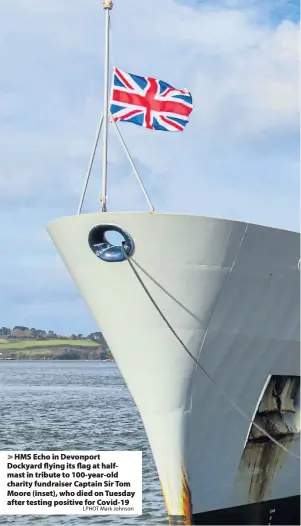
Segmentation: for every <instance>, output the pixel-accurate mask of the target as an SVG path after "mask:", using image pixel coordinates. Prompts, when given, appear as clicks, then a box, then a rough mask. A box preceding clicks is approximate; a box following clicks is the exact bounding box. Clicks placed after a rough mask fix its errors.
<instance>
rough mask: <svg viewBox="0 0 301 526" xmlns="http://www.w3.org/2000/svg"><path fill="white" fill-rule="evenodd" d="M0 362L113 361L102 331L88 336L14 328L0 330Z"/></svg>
mask: <svg viewBox="0 0 301 526" xmlns="http://www.w3.org/2000/svg"><path fill="white" fill-rule="evenodd" d="M0 360H112V355H111V353H110V351H109V348H108V346H107V344H106V342H105V339H104V338H103V336H102V334H101V333H100V332H95V333H91V334H89V335H88V336H84V335H82V334H78V335H77V336H76V335H75V334H72V335H71V336H67V337H66V336H62V335H58V334H56V333H55V332H53V331H44V330H40V329H34V328H32V329H29V328H28V327H23V326H20V325H18V326H15V327H14V328H13V329H9V328H7V327H2V328H1V329H0Z"/></svg>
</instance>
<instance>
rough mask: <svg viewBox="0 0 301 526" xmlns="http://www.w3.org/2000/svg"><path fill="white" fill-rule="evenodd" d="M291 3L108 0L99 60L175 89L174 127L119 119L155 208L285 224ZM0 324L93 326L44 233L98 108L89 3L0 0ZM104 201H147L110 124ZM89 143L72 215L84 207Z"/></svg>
mask: <svg viewBox="0 0 301 526" xmlns="http://www.w3.org/2000/svg"><path fill="white" fill-rule="evenodd" d="M298 5H299V2H297V1H295V0H244V1H243V0H197V1H195V0H186V1H185V0H182V1H181V0H164V1H162V0H160V1H159V0H149V1H146V0H115V2H114V8H113V11H112V13H111V55H110V68H112V66H117V67H119V68H121V69H123V70H124V71H128V72H131V73H134V74H137V75H145V76H152V77H156V78H159V79H161V80H164V81H166V82H168V83H170V84H172V85H173V86H175V87H177V88H184V87H186V88H188V89H189V91H190V92H191V93H192V96H193V103H194V109H193V112H192V114H191V117H190V122H189V124H188V125H187V127H186V129H185V131H184V132H183V133H164V132H155V131H150V130H146V129H143V128H140V127H138V126H135V125H133V124H126V123H123V124H120V130H121V132H122V135H123V137H124V139H125V141H126V143H127V146H128V148H129V151H130V153H131V154H132V156H133V159H134V161H135V163H136V165H137V167H138V170H139V173H140V175H141V177H142V179H143V182H144V184H145V186H146V188H147V190H148V192H149V194H150V196H151V199H152V201H153V202H154V204H155V208H156V210H158V211H163V212H183V213H191V214H200V215H207V216H214V217H222V218H228V219H237V220H241V221H250V222H253V223H260V224H263V225H268V226H273V227H278V228H284V229H288V230H295V231H299V196H300V191H299V115H298V73H299V70H298V60H299V54H298V39H299V31H298V25H299V8H298ZM0 35H1V37H0V38H1V40H2V42H1V45H0V59H1V70H0V161H1V170H0V225H1V226H0V246H1V252H0V254H1V256H0V287H1V295H0V326H3V325H4V326H8V327H13V326H14V325H25V326H29V327H36V328H40V329H46V330H47V329H52V330H54V331H57V332H58V333H61V334H70V333H74V332H75V333H83V334H87V333H89V332H91V331H96V330H98V329H97V326H96V323H95V321H94V320H93V319H92V317H91V315H90V313H89V311H88V309H87V307H86V305H85V303H84V301H83V300H82V298H81V297H80V296H79V294H78V292H77V290H76V288H75V285H74V284H73V282H72V280H71V278H70V277H69V275H68V273H67V271H66V269H65V267H64V265H63V263H62V262H61V260H60V258H59V256H58V254H57V252H56V249H55V247H54V246H53V244H52V242H51V240H50V238H49V236H48V234H47V232H46V229H45V227H46V225H47V223H48V222H50V221H51V220H53V219H56V218H59V217H62V216H64V215H72V214H75V213H76V211H77V206H78V202H79V198H80V192H81V188H82V184H83V180H84V177H85V172H86V170H87V166H88V162H89V157H90V155H91V151H92V147H93V141H94V137H95V133H96V130H97V126H98V121H99V118H100V115H101V113H102V108H103V59H104V53H103V48H104V12H103V9H102V7H101V2H100V0H72V1H70V0H1V5H0ZM109 141H110V142H109V174H108V189H109V201H108V208H109V210H115V211H117V210H128V211H130V210H135V211H136V210H141V211H147V210H148V207H147V203H146V202H145V199H144V197H143V195H142V193H141V190H140V188H139V186H138V184H137V182H136V180H135V177H134V175H133V173H132V171H131V168H130V166H129V164H128V162H127V159H126V157H125V155H124V152H123V150H122V148H121V146H120V144H119V142H118V139H117V137H116V133H115V132H114V129H110V132H109ZM100 190H101V149H99V150H98V151H97V154H96V160H95V165H94V167H93V171H92V176H91V183H90V186H89V189H88V193H87V199H86V202H85V205H84V208H83V211H84V212H93V211H97V210H99V200H98V198H99V194H100Z"/></svg>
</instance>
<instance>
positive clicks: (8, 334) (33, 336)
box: [0, 325, 106, 344]
mask: <svg viewBox="0 0 301 526" xmlns="http://www.w3.org/2000/svg"><path fill="white" fill-rule="evenodd" d="M0 337H3V338H6V339H7V340H20V339H22V340H65V339H67V340H90V341H95V342H97V343H100V344H101V343H104V344H106V342H105V339H104V337H103V335H102V333H101V332H91V333H90V334H88V335H87V336H84V335H83V334H71V335H70V336H65V335H61V334H57V333H55V332H54V331H52V330H47V331H45V330H41V329H35V328H34V327H33V328H31V329H30V328H29V327H24V326H23V325H16V326H15V327H14V328H13V329H10V328H8V327H1V328H0Z"/></svg>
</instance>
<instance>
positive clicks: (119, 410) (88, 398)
mask: <svg viewBox="0 0 301 526" xmlns="http://www.w3.org/2000/svg"><path fill="white" fill-rule="evenodd" d="M0 393H1V398H0V399H1V421H0V450H61V451H62V450H76V449H77V450H80V449H81V450H89V449H90V450H138V451H143V515H141V516H138V517H126V516H123V517H122V516H118V515H116V516H113V515H100V516H90V517H89V516H81V517H78V516H74V515H73V516H71V515H64V516H58V515H56V516H49V515H48V516H47V515H44V516H37V515H35V516H33V515H26V516H20V515H18V516H6V517H4V516H2V517H0V524H7V525H12V524H14V525H18V526H19V525H20V526H29V525H30V526H31V525H41V526H54V525H57V526H59V525H62V526H80V525H82V526H85V525H87V526H92V525H96V524H116V525H117V524H119V525H121V524H122V525H127V524H128V525H138V524H146V523H147V524H163V523H166V520H167V517H166V511H165V507H164V503H163V498H162V495H161V489H160V485H159V481H158V476H157V472H156V468H155V465H154V461H153V458H152V455H151V452H150V449H149V444H148V440H147V437H146V434H145V431H144V428H143V424H142V422H141V419H140V415H139V413H138V411H137V409H136V407H135V405H134V402H133V400H132V398H131V396H130V393H129V391H128V389H127V387H126V385H125V384H124V381H123V379H122V377H121V376H120V373H119V370H118V368H117V367H116V366H115V365H114V364H111V363H101V362H98V361H92V362H84V361H79V362H76V361H74V362H71V361H66V362H62V361H59V362H56V361H47V362H46V361H36V362H35V361H24V362H16V361H12V362H10V361H5V362H4V361H0Z"/></svg>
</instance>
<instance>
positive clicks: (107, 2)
mask: <svg viewBox="0 0 301 526" xmlns="http://www.w3.org/2000/svg"><path fill="white" fill-rule="evenodd" d="M102 6H103V8H104V10H105V57H104V58H105V60H104V90H103V92H104V102H103V141H102V195H101V201H102V207H101V210H102V212H106V211H107V167H108V124H109V51H110V39H109V26H110V10H111V9H112V8H113V1H112V0H103V2H102Z"/></svg>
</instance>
